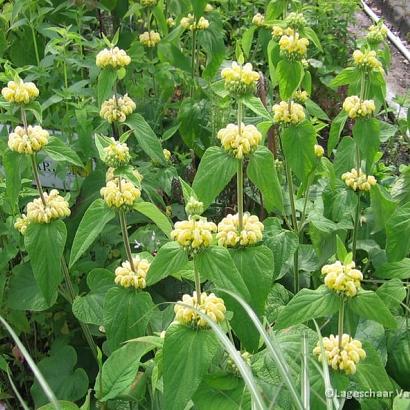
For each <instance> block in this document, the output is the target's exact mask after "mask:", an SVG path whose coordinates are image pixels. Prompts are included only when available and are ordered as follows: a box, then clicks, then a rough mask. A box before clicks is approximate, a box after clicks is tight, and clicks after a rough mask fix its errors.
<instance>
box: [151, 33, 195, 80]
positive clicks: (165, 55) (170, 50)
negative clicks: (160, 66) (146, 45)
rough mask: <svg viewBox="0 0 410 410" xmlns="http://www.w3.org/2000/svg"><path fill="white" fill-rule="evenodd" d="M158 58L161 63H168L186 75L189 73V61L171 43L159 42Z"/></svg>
mask: <svg viewBox="0 0 410 410" xmlns="http://www.w3.org/2000/svg"><path fill="white" fill-rule="evenodd" d="M158 58H159V59H160V60H161V61H162V62H168V63H169V64H171V65H173V66H174V67H176V68H179V69H180V70H183V71H185V72H186V73H189V74H190V73H191V61H190V60H189V58H188V57H187V56H186V55H185V54H184V53H183V52H182V51H181V50H180V49H179V48H178V47H177V46H176V45H175V44H173V43H170V42H169V41H161V42H160V43H159V44H158Z"/></svg>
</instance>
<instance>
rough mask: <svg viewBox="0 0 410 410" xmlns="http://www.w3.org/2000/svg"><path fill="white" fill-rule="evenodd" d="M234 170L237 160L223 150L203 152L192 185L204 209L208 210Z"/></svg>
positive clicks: (214, 148) (218, 148)
mask: <svg viewBox="0 0 410 410" xmlns="http://www.w3.org/2000/svg"><path fill="white" fill-rule="evenodd" d="M236 169H237V160H236V159H235V158H233V157H231V156H229V155H228V154H227V153H226V152H225V151H224V149H223V148H220V147H210V148H208V149H207V150H206V151H205V153H204V155H203V157H202V159H201V163H200V164H199V167H198V171H197V173H196V175H195V179H194V182H193V184H192V188H193V189H194V191H195V192H196V194H197V195H198V198H199V199H200V200H201V201H202V202H203V203H204V207H205V208H208V206H209V205H210V204H211V203H212V201H213V200H214V199H215V198H216V197H217V196H218V195H219V194H220V192H221V191H222V190H223V189H224V188H225V186H226V185H227V184H228V183H229V181H230V180H231V179H232V177H233V176H234V175H235V172H236Z"/></svg>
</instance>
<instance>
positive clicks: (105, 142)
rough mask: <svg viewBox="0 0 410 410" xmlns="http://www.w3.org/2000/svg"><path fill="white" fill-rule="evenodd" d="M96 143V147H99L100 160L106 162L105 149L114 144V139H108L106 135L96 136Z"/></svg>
mask: <svg viewBox="0 0 410 410" xmlns="http://www.w3.org/2000/svg"><path fill="white" fill-rule="evenodd" d="M94 142H95V146H96V147H97V151H98V154H99V156H100V159H101V160H102V161H104V160H105V157H106V154H105V151H104V148H106V147H108V146H110V145H111V144H112V139H111V138H110V137H106V136H105V135H101V134H95V137H94Z"/></svg>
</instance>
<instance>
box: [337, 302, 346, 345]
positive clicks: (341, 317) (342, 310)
mask: <svg viewBox="0 0 410 410" xmlns="http://www.w3.org/2000/svg"><path fill="white" fill-rule="evenodd" d="M344 313H345V299H344V297H343V296H340V306H339V321H338V324H337V329H338V335H339V350H340V349H341V348H342V337H343V322H344Z"/></svg>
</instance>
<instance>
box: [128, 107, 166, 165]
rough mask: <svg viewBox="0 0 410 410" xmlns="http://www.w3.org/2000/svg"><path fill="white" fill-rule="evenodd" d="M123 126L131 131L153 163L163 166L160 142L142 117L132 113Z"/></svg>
mask: <svg viewBox="0 0 410 410" xmlns="http://www.w3.org/2000/svg"><path fill="white" fill-rule="evenodd" d="M125 124H127V125H128V127H130V129H131V130H132V131H133V133H134V135H135V138H136V139H137V142H138V144H139V146H140V147H141V148H142V150H143V151H144V152H145V153H146V154H147V155H148V156H149V157H150V158H151V159H152V160H154V161H156V162H159V163H160V164H165V157H164V154H163V152H162V146H161V142H160V141H159V139H158V137H157V136H156V135H155V133H154V131H153V130H152V128H151V127H150V126H149V124H148V123H147V122H146V121H145V120H144V117H143V116H142V115H140V114H138V113H134V114H132V115H131V116H129V117H128V118H127V120H126V121H125Z"/></svg>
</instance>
